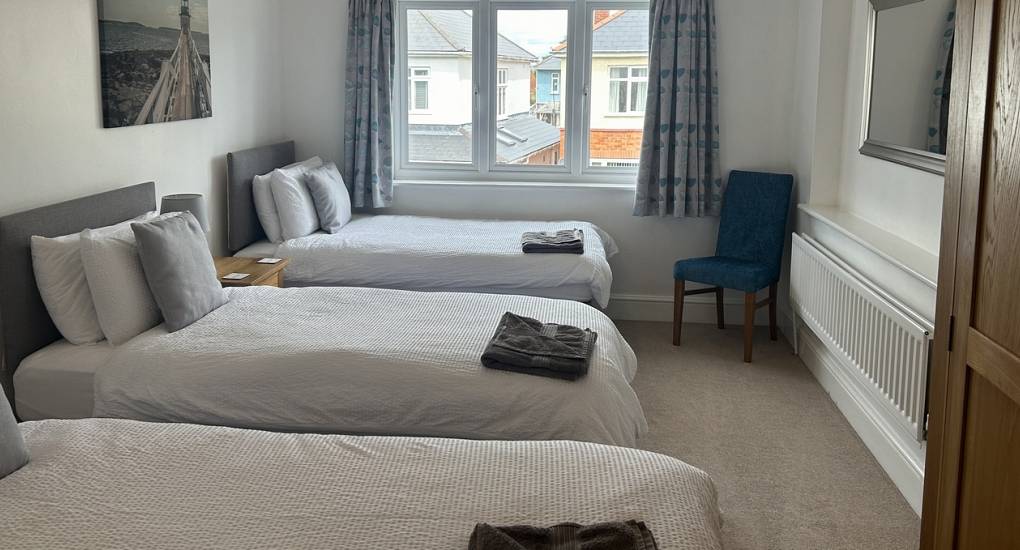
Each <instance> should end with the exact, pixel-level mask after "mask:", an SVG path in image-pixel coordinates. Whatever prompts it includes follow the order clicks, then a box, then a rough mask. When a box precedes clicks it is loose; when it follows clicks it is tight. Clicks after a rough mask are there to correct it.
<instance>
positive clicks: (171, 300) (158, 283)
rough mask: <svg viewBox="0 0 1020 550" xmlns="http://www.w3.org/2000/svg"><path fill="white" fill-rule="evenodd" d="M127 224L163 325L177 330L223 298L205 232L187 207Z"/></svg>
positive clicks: (201, 315) (224, 300) (216, 304)
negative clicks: (169, 213)
mask: <svg viewBox="0 0 1020 550" xmlns="http://www.w3.org/2000/svg"><path fill="white" fill-rule="evenodd" d="M131 229H132V230H133V231H134V233H135V241H136V242H137V243H138V255H139V257H141V259H142V268H144V270H145V279H146V280H147V281H148V282H149V290H151V291H152V296H153V297H154V298H155V299H156V305H158V306H159V310H160V311H161V312H162V313H163V319H164V322H165V324H166V328H167V330H169V331H170V332H175V331H178V330H181V329H182V328H184V327H186V326H188V325H190V324H191V323H194V322H195V321H197V320H199V319H201V318H202V317H205V316H206V315H207V314H208V313H209V312H211V311H213V310H215V309H216V308H218V307H220V306H222V305H223V304H225V303H227V296H226V293H225V292H224V291H223V287H222V286H221V285H220V282H219V279H218V278H217V277H216V265H215V264H214V263H213V258H212V254H210V253H209V245H208V244H207V243H206V241H205V233H203V232H202V227H201V226H200V225H199V223H198V220H196V219H195V216H193V215H191V213H190V212H185V213H183V214H181V215H179V216H173V217H171V218H167V219H161V220H155V221H151V222H145V223H135V224H131Z"/></svg>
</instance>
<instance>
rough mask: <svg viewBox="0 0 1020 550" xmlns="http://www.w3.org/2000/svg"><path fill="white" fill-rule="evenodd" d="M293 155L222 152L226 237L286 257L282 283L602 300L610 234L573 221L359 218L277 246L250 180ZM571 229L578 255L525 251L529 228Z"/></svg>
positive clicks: (249, 250)
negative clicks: (578, 236) (578, 235)
mask: <svg viewBox="0 0 1020 550" xmlns="http://www.w3.org/2000/svg"><path fill="white" fill-rule="evenodd" d="M294 161H295V155H294V143H293V142H285V143H278V144H274V145H269V146H266V147H257V148H255V149H249V150H246V151H240V152H236V153H230V154H229V155H227V172H228V186H227V208H228V236H227V240H228V244H229V248H230V251H231V253H233V254H236V255H239V256H245V257H264V256H277V257H285V258H289V259H290V260H291V264H290V266H288V268H287V276H286V281H287V284H288V285H291V286H371V287H379V288H394V289H405V290H422V291H432V290H439V291H449V292H483V293H498V294H523V295H530V296H540V297H546V298H560V299H566V300H577V301H582V302H592V303H595V304H598V305H599V306H601V307H605V306H606V305H607V304H608V303H609V296H610V290H611V288H612V282H613V275H612V271H611V270H610V268H609V261H608V259H609V258H610V257H612V256H613V255H614V254H616V252H617V248H616V244H615V243H614V242H613V240H612V238H611V237H610V236H609V235H607V234H606V233H605V232H603V231H602V230H601V229H599V228H598V227H596V226H595V225H593V224H591V223H587V222H579V221H558V222H538V221H504V220H459V219H448V218H428V217H418V216H388V215H378V216H358V217H356V218H355V219H354V220H352V221H351V222H350V223H349V224H347V225H346V226H344V227H343V229H341V230H340V232H339V233H336V234H332V235H330V234H322V233H317V234H313V235H309V236H307V237H302V238H298V239H291V240H289V241H286V242H284V243H282V244H279V245H276V244H273V243H271V242H269V241H267V240H266V235H265V232H264V231H263V229H262V225H261V224H260V223H259V219H258V215H257V213H256V211H255V203H254V200H253V192H252V179H253V178H254V177H255V176H256V175H259V174H266V173H269V172H272V171H273V170H274V169H276V168H279V167H282V166H285V165H287V164H290V163H293V162H294ZM568 228H578V229H581V230H583V231H584V236H585V251H584V254H580V255H578V254H524V253H523V252H522V251H521V245H520V239H521V235H523V234H524V233H525V232H529V231H555V230H557V229H568Z"/></svg>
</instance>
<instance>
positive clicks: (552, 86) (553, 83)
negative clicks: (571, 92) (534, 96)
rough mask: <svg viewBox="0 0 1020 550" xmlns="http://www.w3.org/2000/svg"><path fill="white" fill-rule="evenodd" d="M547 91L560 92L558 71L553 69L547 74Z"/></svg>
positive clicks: (557, 93) (551, 92)
mask: <svg viewBox="0 0 1020 550" xmlns="http://www.w3.org/2000/svg"><path fill="white" fill-rule="evenodd" d="M549 93H550V94H556V95H559V93H560V72H559V71H554V72H553V73H552V74H550V75H549Z"/></svg>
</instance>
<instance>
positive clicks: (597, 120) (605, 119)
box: [564, 55, 648, 130]
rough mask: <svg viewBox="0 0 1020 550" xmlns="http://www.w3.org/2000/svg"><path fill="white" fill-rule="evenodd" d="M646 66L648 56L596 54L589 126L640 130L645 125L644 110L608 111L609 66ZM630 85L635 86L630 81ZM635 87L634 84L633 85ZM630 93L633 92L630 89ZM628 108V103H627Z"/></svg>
mask: <svg viewBox="0 0 1020 550" xmlns="http://www.w3.org/2000/svg"><path fill="white" fill-rule="evenodd" d="M565 65H566V64H564V66H565ZM635 66H639V67H647V66H648V56H647V55H637V56H626V57H624V56H596V57H595V58H594V59H592V62H591V127H592V128H595V129H621V130H641V129H643V128H644V127H645V116H644V112H643V111H642V112H640V113H616V112H610V111H609V104H610V101H609V69H610V67H635ZM630 86H635V84H634V83H633V82H632V83H631V84H630ZM635 87H636V86H635ZM630 93H631V94H633V93H634V92H633V91H631V92H630ZM628 108H629V105H628Z"/></svg>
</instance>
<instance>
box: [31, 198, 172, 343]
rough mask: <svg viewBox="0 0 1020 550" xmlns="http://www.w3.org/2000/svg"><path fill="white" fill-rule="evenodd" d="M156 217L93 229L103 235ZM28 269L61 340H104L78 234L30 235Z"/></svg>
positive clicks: (144, 216) (151, 215)
mask: <svg viewBox="0 0 1020 550" xmlns="http://www.w3.org/2000/svg"><path fill="white" fill-rule="evenodd" d="M155 217H156V213H155V212H149V213H147V214H144V215H142V216H139V217H137V218H135V219H133V220H128V221H125V222H121V223H119V224H116V225H110V226H106V227H101V228H98V229H95V230H93V233H95V234H97V235H106V234H109V233H113V232H116V231H118V230H120V229H124V228H128V227H130V225H131V224H132V223H134V222H137V221H145V220H150V219H152V218H155ZM31 243H32V268H33V270H34V271H35V282H36V286H38V288H39V295H40V296H41V297H42V301H43V304H45V305H46V311H48V312H49V314H50V318H51V319H53V324H54V325H56V327H57V330H59V331H60V334H61V335H63V337H64V339H65V340H67V341H68V342H70V343H72V344H92V343H95V342H98V341H100V340H102V339H103V338H104V336H103V329H102V328H101V327H100V326H99V318H98V317H97V316H96V307H95V305H94V304H93V303H92V294H91V293H90V292H89V284H88V281H87V280H86V279H85V267H84V266H83V265H82V261H81V233H74V234H72V235H64V236H61V237H53V238H48V237H39V236H33V237H32V239H31Z"/></svg>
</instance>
